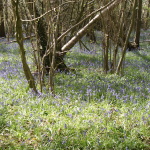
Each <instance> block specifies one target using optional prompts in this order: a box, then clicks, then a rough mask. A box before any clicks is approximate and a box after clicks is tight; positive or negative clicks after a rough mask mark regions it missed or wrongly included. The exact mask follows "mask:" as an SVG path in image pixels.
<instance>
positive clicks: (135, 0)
mask: <svg viewBox="0 0 150 150" xmlns="http://www.w3.org/2000/svg"><path fill="white" fill-rule="evenodd" d="M136 5H137V0H134V6H133V13H132V18H131V19H132V20H131V24H130V27H129V31H128V33H127V37H126V41H125V43H124V47H123V50H122V56H121V58H120V60H119V63H118V66H117V69H116V74H119V72H120V69H121V66H122V64H123V60H124V57H125V54H126V49H127V47H128V41H129V37H130V34H131V31H132V28H133V24H134V18H135V12H136Z"/></svg>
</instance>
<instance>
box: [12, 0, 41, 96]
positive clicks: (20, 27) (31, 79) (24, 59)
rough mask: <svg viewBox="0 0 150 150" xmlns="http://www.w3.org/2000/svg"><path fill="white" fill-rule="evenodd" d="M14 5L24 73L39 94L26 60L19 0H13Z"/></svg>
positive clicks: (32, 87) (31, 86)
mask: <svg viewBox="0 0 150 150" xmlns="http://www.w3.org/2000/svg"><path fill="white" fill-rule="evenodd" d="M11 2H12V6H13V12H14V16H15V18H16V40H17V43H18V44H19V47H20V54H21V61H22V65H23V70H24V74H25V76H26V79H27V81H28V84H29V88H31V89H33V91H34V92H35V93H36V94H37V93H38V92H37V89H36V86H35V82H34V78H33V76H32V74H31V71H30V68H29V66H28V64H27V61H26V56H25V49H24V45H23V31H22V22H21V20H20V15H19V8H18V7H19V0H16V1H15V0H11Z"/></svg>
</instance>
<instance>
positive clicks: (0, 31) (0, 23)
mask: <svg viewBox="0 0 150 150" xmlns="http://www.w3.org/2000/svg"><path fill="white" fill-rule="evenodd" d="M0 37H6V34H5V25H4V17H3V2H2V0H0Z"/></svg>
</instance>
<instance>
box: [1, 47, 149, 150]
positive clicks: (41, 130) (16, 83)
mask: <svg viewBox="0 0 150 150" xmlns="http://www.w3.org/2000/svg"><path fill="white" fill-rule="evenodd" d="M146 46H147V47H146ZM143 48H144V51H137V52H128V53H127V58H126V63H125V73H124V76H123V77H120V76H117V75H113V74H108V75H104V74H103V73H102V71H101V57H100V56H98V55H97V54H94V53H93V54H92V55H91V54H89V53H87V52H80V53H79V52H78V53H77V52H76V50H77V49H78V47H76V48H75V50H73V51H72V52H71V53H69V54H68V55H67V57H66V63H67V64H68V65H69V66H70V67H73V68H76V69H77V71H76V73H70V74H64V73H61V74H56V77H55V80H56V81H55V91H56V97H55V98H53V97H52V96H51V95H50V94H48V92H47V90H46V89H45V90H44V93H43V94H41V95H40V96H35V95H34V94H33V93H32V92H30V91H28V85H27V82H26V80H25V77H24V74H23V72H22V66H21V63H20V59H19V54H18V52H17V48H16V47H15V46H14V45H12V47H10V46H4V45H3V46H2V45H0V52H1V53H0V150H4V149H6V150H17V149H18V150H33V149H37V150H48V149H49V150H63V149H65V150H66V149H68V150H90V149H91V150H101V149H102V150H103V149H104V150H142V149H143V150H150V94H149V93H150V82H149V81H150V75H149V73H150V68H149V67H150V66H149V60H150V47H149V45H143Z"/></svg>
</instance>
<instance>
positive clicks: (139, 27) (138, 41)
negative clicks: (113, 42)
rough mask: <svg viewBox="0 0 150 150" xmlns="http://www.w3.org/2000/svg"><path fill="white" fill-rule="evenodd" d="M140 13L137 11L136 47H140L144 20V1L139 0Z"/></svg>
mask: <svg viewBox="0 0 150 150" xmlns="http://www.w3.org/2000/svg"><path fill="white" fill-rule="evenodd" d="M137 3H138V11H137V20H136V36H135V40H134V42H135V45H136V47H139V46H140V31H141V23H142V21H141V18H142V0H138V2H137Z"/></svg>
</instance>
